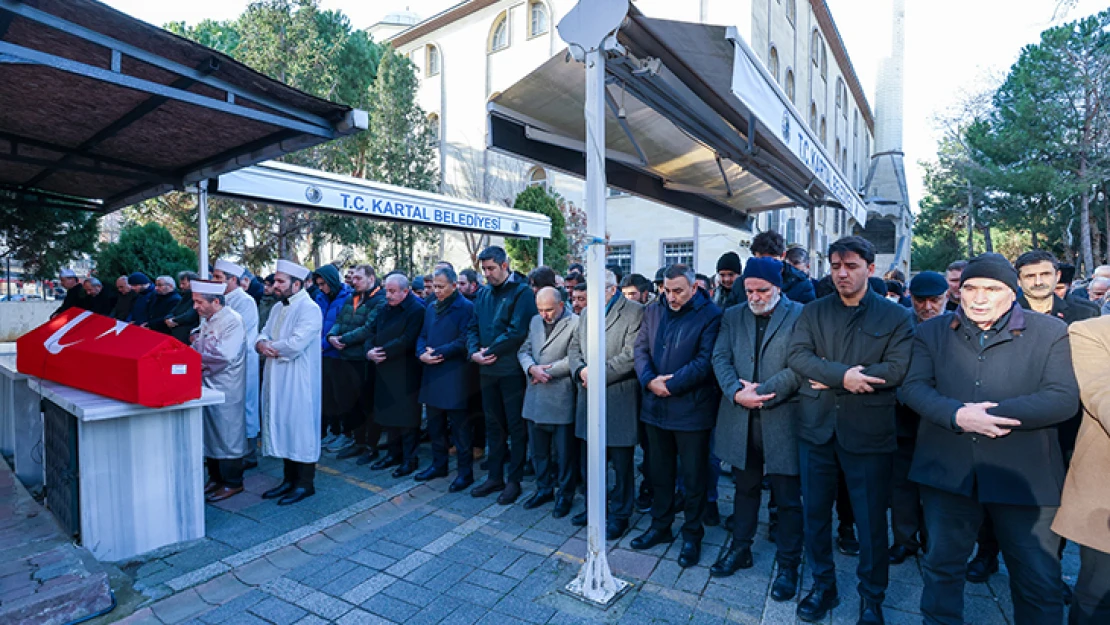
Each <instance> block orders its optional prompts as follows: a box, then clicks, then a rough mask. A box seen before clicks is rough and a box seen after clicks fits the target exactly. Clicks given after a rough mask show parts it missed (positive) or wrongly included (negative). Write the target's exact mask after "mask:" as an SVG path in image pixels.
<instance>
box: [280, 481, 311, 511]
mask: <svg viewBox="0 0 1110 625" xmlns="http://www.w3.org/2000/svg"><path fill="white" fill-rule="evenodd" d="M315 494H316V489H315V488H313V487H311V486H309V487H308V488H304V487H302V486H298V487H296V488H294V489H293V490H291V491H289V494H288V495H286V496H284V497H282V498H281V499H279V500H278V505H279V506H289V505H293V504H295V503H297V502H298V501H301V500H302V499H307V498H309V497H311V496H313V495H315Z"/></svg>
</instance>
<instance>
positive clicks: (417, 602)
mask: <svg viewBox="0 0 1110 625" xmlns="http://www.w3.org/2000/svg"><path fill="white" fill-rule="evenodd" d="M382 594H385V595H389V596H390V597H393V598H395V599H400V600H401V601H404V602H406V603H411V604H412V605H414V606H417V607H420V608H423V607H425V606H427V605H430V604H431V603H432V602H434V601H439V600H441V599H442V598H443V595H441V594H439V593H438V592H436V591H434V590H430V589H428V588H424V587H423V586H417V585H416V584H414V583H412V582H409V581H405V580H403V579H402V580H397V581H396V582H393V583H392V584H390V585H389V586H387V587H386V588H385V589H384V590H382Z"/></svg>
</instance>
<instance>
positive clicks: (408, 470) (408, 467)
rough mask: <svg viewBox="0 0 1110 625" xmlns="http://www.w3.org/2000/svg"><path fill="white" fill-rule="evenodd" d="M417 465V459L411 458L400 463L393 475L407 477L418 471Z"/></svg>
mask: <svg viewBox="0 0 1110 625" xmlns="http://www.w3.org/2000/svg"><path fill="white" fill-rule="evenodd" d="M416 466H417V462H416V460H410V461H408V462H404V463H401V464H398V465H397V468H396V469H393V473H392V475H393V477H405V476H406V475H412V474H413V473H415V472H416Z"/></svg>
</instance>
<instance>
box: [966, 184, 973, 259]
mask: <svg viewBox="0 0 1110 625" xmlns="http://www.w3.org/2000/svg"><path fill="white" fill-rule="evenodd" d="M967 257H968V258H975V199H974V197H973V196H972V194H971V181H970V180H968V181H967Z"/></svg>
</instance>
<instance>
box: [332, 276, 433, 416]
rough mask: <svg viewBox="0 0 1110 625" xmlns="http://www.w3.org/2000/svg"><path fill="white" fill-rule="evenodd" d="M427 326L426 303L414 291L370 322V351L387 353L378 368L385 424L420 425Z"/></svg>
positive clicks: (377, 409) (378, 403)
mask: <svg viewBox="0 0 1110 625" xmlns="http://www.w3.org/2000/svg"><path fill="white" fill-rule="evenodd" d="M359 308H361V306H359ZM423 325H424V304H423V302H422V301H421V300H420V299H418V298H417V297H416V296H415V295H413V294H412V292H411V291H410V292H409V294H408V297H406V298H405V299H404V300H403V301H402V302H401V305H400V306H390V305H389V304H386V305H384V306H383V307H382V309H381V310H380V311H379V312H378V314H377V316H376V317H374V322H373V323H372V324H371V325H370V334H369V336H368V337H367V339H366V344H365V347H366V349H367V351H369V350H371V349H373V348H375V347H381V348H383V349H385V356H386V359H385V362H382V363H379V364H377V365H375V370H374V419H375V420H376V421H377V422H378V425H380V426H382V427H403V428H415V427H420V404H419V403H418V402H417V395H418V394H419V393H420V373H421V367H422V366H423V365H422V364H421V363H420V361H419V360H417V359H416V340H417V338H419V336H420V328H421V326H423ZM343 351H347V350H343ZM364 355H365V353H364Z"/></svg>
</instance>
